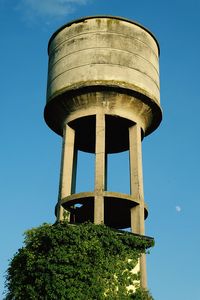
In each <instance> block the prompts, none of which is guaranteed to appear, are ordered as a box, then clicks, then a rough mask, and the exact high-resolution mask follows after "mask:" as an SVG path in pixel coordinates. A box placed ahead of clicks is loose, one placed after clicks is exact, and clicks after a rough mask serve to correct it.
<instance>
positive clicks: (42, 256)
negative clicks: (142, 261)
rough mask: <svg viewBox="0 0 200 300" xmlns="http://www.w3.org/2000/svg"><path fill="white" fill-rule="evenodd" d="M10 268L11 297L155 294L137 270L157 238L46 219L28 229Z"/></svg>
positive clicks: (89, 298)
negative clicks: (134, 286) (141, 283)
mask: <svg viewBox="0 0 200 300" xmlns="http://www.w3.org/2000/svg"><path fill="white" fill-rule="evenodd" d="M24 244H25V245H24V247H23V248H21V249H19V250H18V252H17V253H16V254H15V255H14V257H13V259H12V260H11V262H10V265H9V268H8V270H7V277H6V280H7V281H6V287H7V294H6V297H5V299H6V300H20V299H21V300H24V299H26V300H29V299H36V300H40V299H42V300H45V299H46V300H54V299H55V300H58V299H59V300H67V299H69V300H93V299H96V300H103V299H106V300H117V299H118V300H123V299H135V300H140V299H146V300H148V299H153V298H152V297H151V296H150V295H149V293H148V291H145V290H142V289H140V288H137V289H136V292H135V293H133V291H131V290H130V291H128V290H127V286H129V285H131V284H132V283H133V281H134V280H138V279H139V274H133V273H132V272H131V270H132V269H133V268H134V267H135V265H136V264H137V261H138V258H139V257H140V255H141V253H144V252H145V251H146V249H147V248H148V247H150V246H153V241H152V240H148V239H145V238H141V237H140V236H135V235H133V234H131V233H128V232H120V231H116V230H112V229H110V228H109V227H106V226H104V225H94V224H92V223H85V224H81V225H70V224H68V223H67V222H61V223H56V224H54V225H49V224H43V225H42V226H40V227H38V228H34V229H31V230H28V231H27V232H26V233H25V241H24Z"/></svg>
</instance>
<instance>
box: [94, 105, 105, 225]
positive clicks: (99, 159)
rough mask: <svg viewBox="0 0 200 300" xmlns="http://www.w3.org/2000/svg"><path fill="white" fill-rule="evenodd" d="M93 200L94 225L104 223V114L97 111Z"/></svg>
mask: <svg viewBox="0 0 200 300" xmlns="http://www.w3.org/2000/svg"><path fill="white" fill-rule="evenodd" d="M95 156H96V160H95V198H94V223H95V224H101V223H104V196H103V192H104V190H105V162H106V161H105V114H104V113H103V111H98V112H97V114H96V145H95Z"/></svg>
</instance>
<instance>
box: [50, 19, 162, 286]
mask: <svg viewBox="0 0 200 300" xmlns="http://www.w3.org/2000/svg"><path fill="white" fill-rule="evenodd" d="M48 53H49V70H48V86H47V104H46V107H45V112H44V115H45V120H46V123H47V124H48V126H49V127H50V128H51V129H52V130H53V131H55V132H56V133H57V134H59V135H61V136H62V137H63V149H62V161H61V173H60V174H61V175H60V188H59V199H58V203H57V205H56V216H57V220H58V221H60V220H62V219H63V218H64V214H65V212H66V211H68V212H69V213H70V222H76V223H82V222H85V221H88V220H90V221H92V222H94V223H95V224H100V223H104V224H106V225H107V226H110V227H112V228H116V229H123V228H128V227H131V229H132V232H133V233H136V234H140V235H144V233H145V231H144V220H145V219H146V218H147V215H148V212H147V206H146V204H145V202H144V194H143V178H142V152H141V141H142V139H143V138H144V137H145V136H147V135H148V134H150V133H151V132H153V131H154V130H155V129H156V128H157V127H158V126H159V124H160V122H161V119H162V112H161V108H160V92H159V61H158V60H159V45H158V42H157V40H156V39H155V37H154V36H153V34H152V33H151V32H150V31H149V30H147V29H146V28H144V27H143V26H141V25H139V24H137V23H135V22H133V21H131V20H127V19H123V18H121V17H111V16H95V17H86V18H83V19H79V20H75V21H73V22H70V23H68V24H66V25H64V26H63V27H61V28H60V29H58V30H57V31H56V32H55V33H54V34H53V35H52V37H51V38H50V41H49V47H48ZM78 150H81V151H85V152H89V153H94V154H95V174H94V176H95V180H94V182H95V184H94V189H93V190H92V191H88V192H81V193H76V191H75V181H76V169H77V160H76V156H77V151H78ZM125 150H129V162H130V193H129V194H123V193H118V192H113V191H112V192H111V191H109V190H107V184H106V181H107V155H108V154H110V153H119V152H122V151H125ZM116 172H120V170H116ZM140 271H141V285H142V286H144V287H145V286H146V264H145V256H143V257H142V258H141V261H140Z"/></svg>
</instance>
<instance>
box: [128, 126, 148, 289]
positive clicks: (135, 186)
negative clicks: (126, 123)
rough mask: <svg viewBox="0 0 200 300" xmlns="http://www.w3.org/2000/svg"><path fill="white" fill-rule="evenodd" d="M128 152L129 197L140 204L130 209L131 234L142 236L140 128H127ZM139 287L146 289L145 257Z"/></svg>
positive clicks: (142, 207) (141, 267)
mask: <svg viewBox="0 0 200 300" xmlns="http://www.w3.org/2000/svg"><path fill="white" fill-rule="evenodd" d="M129 144H130V146H129V150H130V188H131V195H132V196H133V197H135V198H136V199H137V200H139V202H140V204H139V205H136V206H135V207H133V208H131V229H132V232H133V233H137V234H141V235H144V233H145V227H144V191H143V176H142V146H141V128H140V126H139V125H138V124H135V125H133V126H131V127H130V128H129ZM140 273H141V280H140V283H141V286H142V287H144V288H146V287H147V274H146V256H145V254H142V256H141V258H140Z"/></svg>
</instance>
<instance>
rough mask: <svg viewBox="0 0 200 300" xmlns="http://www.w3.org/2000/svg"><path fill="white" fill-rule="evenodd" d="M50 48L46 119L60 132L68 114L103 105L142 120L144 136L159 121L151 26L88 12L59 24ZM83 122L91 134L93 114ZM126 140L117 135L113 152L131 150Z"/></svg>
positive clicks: (78, 114)
mask: <svg viewBox="0 0 200 300" xmlns="http://www.w3.org/2000/svg"><path fill="white" fill-rule="evenodd" d="M48 53H49V71H48V86H47V104H46V107H45V120H46V122H47V124H48V125H49V127H50V128H51V129H53V130H54V131H55V132H56V133H58V134H60V135H62V130H63V124H64V122H66V120H67V122H69V121H73V120H75V119H78V118H80V117H83V116H92V115H95V111H96V107H97V106H99V105H100V106H102V105H103V106H104V109H105V113H106V114H107V115H115V116H119V117H122V118H123V120H131V121H133V122H136V123H137V124H139V125H140V127H141V128H142V134H143V136H145V135H148V134H149V133H151V132H152V131H153V130H155V129H156V128H157V127H158V125H159V123H160V121H161V118H162V113H161V108H160V90H159V62H158V60H159V45H158V42H157V40H156V38H155V37H154V36H153V34H152V33H151V32H150V31H149V30H147V29H145V28H144V27H143V26H141V25H139V24H137V23H135V22H133V21H130V20H127V19H123V18H121V17H110V16H95V17H86V18H83V19H79V20H76V21H73V22H70V23H68V24H66V25H64V26H63V27H61V28H60V29H58V30H57V31H56V32H55V33H54V34H53V35H52V37H51V39H50V41H49V46H48ZM123 120H121V123H122V124H121V125H122V128H123V127H127V124H126V122H127V121H123ZM82 122H84V126H85V128H86V127H88V136H90V131H91V122H93V121H92V118H91V119H90V118H88V119H87V120H86V119H85V120H84V121H82ZM112 122H114V121H113V120H110V123H112ZM79 123H81V120H79ZM121 125H120V127H121ZM108 127H112V126H111V125H110V126H108ZM122 131H123V129H122ZM80 135H81V133H80ZM80 139H81V138H80ZM125 140H126V139H124V140H123V139H122V140H121V141H119V142H118V141H117V138H113V142H111V144H110V145H109V146H108V152H117V151H119V150H120V149H121V150H126V149H127V148H128V144H127V141H125ZM84 144H85V145H84ZM86 144H87V145H86ZM88 144H90V146H89V145H88ZM93 144H94V141H92V140H91V139H90V141H88V142H86V141H81V140H80V148H81V149H82V150H84V149H85V150H86V151H90V152H93V151H94V147H93Z"/></svg>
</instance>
